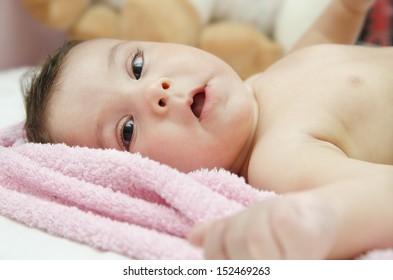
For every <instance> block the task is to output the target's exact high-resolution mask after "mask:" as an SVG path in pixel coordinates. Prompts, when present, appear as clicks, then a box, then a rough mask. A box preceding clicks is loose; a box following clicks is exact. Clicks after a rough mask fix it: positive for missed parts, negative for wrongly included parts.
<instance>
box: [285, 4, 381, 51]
mask: <svg viewBox="0 0 393 280" xmlns="http://www.w3.org/2000/svg"><path fill="white" fill-rule="evenodd" d="M375 1H376V0H332V1H331V3H330V4H329V5H328V6H327V7H326V9H325V10H324V11H323V12H322V14H321V15H320V16H319V17H318V18H317V20H316V21H315V22H314V24H312V25H311V27H310V28H309V29H308V30H307V31H306V33H305V34H304V35H303V36H302V37H301V38H300V39H299V41H298V42H297V43H296V44H295V46H294V47H293V49H292V50H297V49H300V48H304V47H307V46H311V45H315V44H322V43H333V44H353V43H354V42H355V41H356V39H357V38H358V36H359V34H360V31H361V29H362V27H363V23H364V20H365V18H366V15H367V12H368V10H369V9H370V8H371V6H372V5H373V4H374V3H375Z"/></svg>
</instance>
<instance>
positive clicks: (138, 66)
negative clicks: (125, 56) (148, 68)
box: [131, 50, 144, 80]
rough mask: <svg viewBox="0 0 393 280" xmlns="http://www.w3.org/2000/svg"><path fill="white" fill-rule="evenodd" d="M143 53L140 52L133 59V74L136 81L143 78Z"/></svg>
mask: <svg viewBox="0 0 393 280" xmlns="http://www.w3.org/2000/svg"><path fill="white" fill-rule="evenodd" d="M143 63H144V60H143V52H142V51H140V50H138V52H137V53H136V54H135V56H134V58H133V59H132V64H131V67H132V73H133V75H134V77H135V79H137V80H139V78H140V77H141V76H142V70H143Z"/></svg>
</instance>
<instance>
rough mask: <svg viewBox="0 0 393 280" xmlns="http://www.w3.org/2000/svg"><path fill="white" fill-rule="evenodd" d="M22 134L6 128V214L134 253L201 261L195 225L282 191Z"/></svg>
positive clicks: (2, 163)
mask: <svg viewBox="0 0 393 280" xmlns="http://www.w3.org/2000/svg"><path fill="white" fill-rule="evenodd" d="M22 131H23V130H22V126H21V125H20V124H18V125H15V126H12V127H9V128H7V129H3V130H1V131H0V215H3V216H5V217H8V218H11V219H14V220H17V221H19V222H22V223H24V224H26V225H28V226H31V227H35V228H39V229H42V230H45V231H47V232H49V233H51V234H54V235H57V236H61V237H65V238H68V239H71V240H75V241H78V242H81V243H85V244H88V245H90V246H92V247H95V248H98V249H101V250H108V251H113V252H117V253H119V254H122V255H125V256H129V257H131V258H135V259H201V258H202V257H203V255H202V252H201V250H199V249H197V248H195V247H193V246H191V245H190V244H189V243H188V242H187V241H186V240H185V236H186V235H187V233H188V232H189V230H190V229H191V228H192V227H193V226H194V225H195V224H198V223H201V222H204V221H208V220H214V219H218V218H222V217H225V216H227V215H230V214H232V213H235V212H237V211H239V210H241V209H244V208H245V207H247V206H249V205H251V204H253V203H255V202H257V201H261V200H263V199H268V198H272V197H274V196H275V194H274V193H272V192H266V191H258V190H255V189H253V188H252V187H250V186H249V185H247V184H246V183H245V181H244V180H243V179H242V178H240V177H238V176H237V175H234V174H231V173H229V172H227V171H225V170H198V171H195V172H192V173H189V174H185V173H181V172H179V171H177V170H175V169H173V168H170V167H168V166H166V165H162V164H159V163H157V162H155V161H152V160H150V159H147V158H143V157H142V156H140V155H138V154H130V153H126V152H119V151H115V150H97V149H88V148H81V147H68V146H66V145H63V144H55V145H51V144H32V143H24V142H23V135H22ZM363 258H385V259H386V258H393V250H388V249H387V250H380V251H373V252H370V254H368V255H365V256H364V257H363Z"/></svg>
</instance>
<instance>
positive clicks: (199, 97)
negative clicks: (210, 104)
mask: <svg viewBox="0 0 393 280" xmlns="http://www.w3.org/2000/svg"><path fill="white" fill-rule="evenodd" d="M188 103H189V105H190V108H191V111H192V113H193V114H194V116H195V117H196V118H197V119H199V118H200V117H201V113H202V110H203V106H204V105H205V86H203V87H199V88H196V89H194V90H193V91H192V92H191V93H190V95H189V101H188Z"/></svg>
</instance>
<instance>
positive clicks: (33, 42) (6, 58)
mask: <svg viewBox="0 0 393 280" xmlns="http://www.w3.org/2000/svg"><path fill="white" fill-rule="evenodd" d="M65 38H66V34H65V32H60V31H54V30H53V29H51V28H49V27H46V26H44V25H42V24H40V23H38V21H36V20H34V19H33V18H32V17H31V16H30V15H28V14H27V12H26V11H25V9H24V8H23V7H22V6H21V3H20V1H19V0H0V71H1V70H6V69H9V68H15V67H18V66H28V65H36V64H37V63H38V62H39V60H40V58H41V57H42V56H44V55H45V54H47V53H49V52H51V51H52V50H53V49H56V48H57V47H58V46H59V45H61V44H62V42H63V41H64V40H65Z"/></svg>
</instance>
